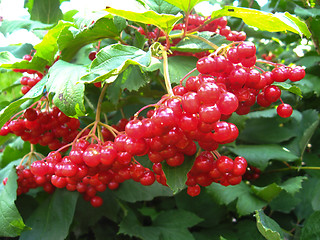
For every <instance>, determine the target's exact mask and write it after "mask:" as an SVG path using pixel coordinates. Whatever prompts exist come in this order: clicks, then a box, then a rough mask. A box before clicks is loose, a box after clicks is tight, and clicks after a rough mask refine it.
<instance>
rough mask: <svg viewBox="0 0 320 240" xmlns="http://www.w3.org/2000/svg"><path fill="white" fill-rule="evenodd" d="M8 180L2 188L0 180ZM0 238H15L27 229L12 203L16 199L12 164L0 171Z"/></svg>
mask: <svg viewBox="0 0 320 240" xmlns="http://www.w3.org/2000/svg"><path fill="white" fill-rule="evenodd" d="M6 177H7V178H8V180H7V183H6V185H5V186H3V183H2V180H3V179H4V178H6ZM0 181H1V182H0V199H1V201H0V212H1V214H0V236H2V237H16V236H19V235H20V234H21V232H22V231H24V230H26V229H27V227H26V225H25V224H24V222H23V219H22V217H21V216H20V214H19V212H18V209H17V208H16V205H15V203H14V201H15V200H16V198H17V174H16V169H15V167H13V164H10V165H8V166H7V167H6V168H4V169H2V170H1V171H0Z"/></svg>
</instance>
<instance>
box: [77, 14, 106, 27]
mask: <svg viewBox="0 0 320 240" xmlns="http://www.w3.org/2000/svg"><path fill="white" fill-rule="evenodd" d="M108 14H109V13H106V12H105V11H94V12H90V11H80V12H78V13H77V14H75V15H74V16H73V19H74V21H73V22H74V23H75V24H76V25H77V27H78V28H79V29H84V28H90V27H92V26H93V25H94V24H95V22H97V21H98V20H99V19H101V18H103V17H105V16H106V15H108Z"/></svg>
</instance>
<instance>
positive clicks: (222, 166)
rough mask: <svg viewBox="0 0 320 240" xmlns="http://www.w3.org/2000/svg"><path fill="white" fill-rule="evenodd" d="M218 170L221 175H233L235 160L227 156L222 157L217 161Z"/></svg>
mask: <svg viewBox="0 0 320 240" xmlns="http://www.w3.org/2000/svg"><path fill="white" fill-rule="evenodd" d="M217 168H218V170H219V172H221V173H231V172H232V170H233V160H232V159H231V158H229V157H227V156H221V157H220V158H219V159H218V160H217Z"/></svg>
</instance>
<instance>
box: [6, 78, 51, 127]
mask: <svg viewBox="0 0 320 240" xmlns="http://www.w3.org/2000/svg"><path fill="white" fill-rule="evenodd" d="M46 80H47V78H46V77H44V78H43V79H42V80H41V81H40V82H38V83H37V84H36V85H35V86H34V87H33V88H31V90H30V91H29V92H27V94H25V95H24V96H23V97H22V98H20V99H18V100H16V101H14V102H12V103H10V104H9V105H8V106H7V107H5V108H4V109H2V110H1V111H0V126H3V125H4V124H5V123H6V122H7V121H8V120H9V119H10V118H11V117H12V116H13V115H14V114H16V113H17V112H18V109H19V108H20V106H21V104H22V103H24V102H26V101H28V100H30V99H35V98H38V97H40V96H41V95H42V94H43V89H44V86H45V83H46Z"/></svg>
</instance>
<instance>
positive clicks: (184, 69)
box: [160, 56, 199, 84]
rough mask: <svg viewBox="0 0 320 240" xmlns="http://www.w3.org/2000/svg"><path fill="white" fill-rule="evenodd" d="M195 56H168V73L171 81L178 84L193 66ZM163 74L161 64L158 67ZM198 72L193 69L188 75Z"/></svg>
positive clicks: (195, 59) (195, 60)
mask: <svg viewBox="0 0 320 240" xmlns="http://www.w3.org/2000/svg"><path fill="white" fill-rule="evenodd" d="M196 63H197V58H195V57H185V56H173V57H169V58H168V66H169V75H170V81H171V83H176V84H179V83H180V80H181V79H182V78H183V77H184V76H185V75H186V74H187V73H189V72H190V71H191V70H192V69H194V68H195V66H196ZM160 70H161V73H162V74H163V65H162V66H161V68H160ZM198 74H199V72H198V71H195V72H193V73H192V75H190V76H195V75H198Z"/></svg>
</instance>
